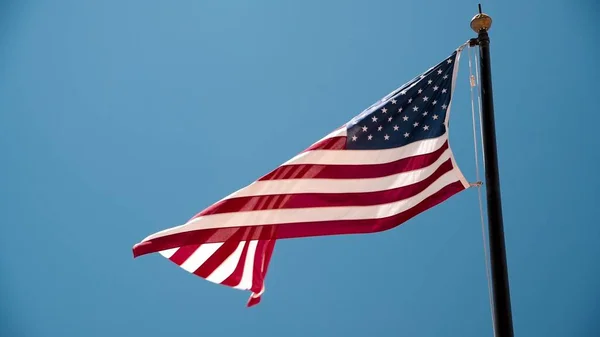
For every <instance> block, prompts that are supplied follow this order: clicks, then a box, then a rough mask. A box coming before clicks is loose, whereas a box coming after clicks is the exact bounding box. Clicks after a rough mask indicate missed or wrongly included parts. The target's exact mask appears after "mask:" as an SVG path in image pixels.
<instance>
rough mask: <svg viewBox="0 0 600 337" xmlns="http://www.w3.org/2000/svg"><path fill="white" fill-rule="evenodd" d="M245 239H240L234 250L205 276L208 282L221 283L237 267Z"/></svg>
mask: <svg viewBox="0 0 600 337" xmlns="http://www.w3.org/2000/svg"><path fill="white" fill-rule="evenodd" d="M245 244H246V242H245V241H240V243H239V244H238V246H237V248H236V249H235V251H234V252H233V253H232V254H231V255H229V256H228V257H227V259H225V261H223V262H222V263H221V264H220V265H219V266H218V267H217V268H216V269H215V270H213V272H212V273H211V274H210V275H208V277H207V278H206V279H207V280H208V281H210V282H214V283H221V282H223V281H225V279H227V278H228V277H229V276H231V274H233V272H234V271H235V267H237V264H238V262H239V261H240V257H241V256H242V252H243V251H244V245H245Z"/></svg>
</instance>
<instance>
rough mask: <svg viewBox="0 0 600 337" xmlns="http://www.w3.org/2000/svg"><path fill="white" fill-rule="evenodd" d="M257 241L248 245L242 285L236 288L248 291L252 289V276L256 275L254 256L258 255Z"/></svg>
mask: <svg viewBox="0 0 600 337" xmlns="http://www.w3.org/2000/svg"><path fill="white" fill-rule="evenodd" d="M257 246H258V241H257V240H252V241H250V244H248V253H246V262H245V263H244V274H243V275H242V279H241V281H240V283H239V284H238V285H237V286H235V287H234V288H237V289H242V290H248V289H251V288H252V280H253V278H252V276H253V274H254V256H255V255H256V247H257Z"/></svg>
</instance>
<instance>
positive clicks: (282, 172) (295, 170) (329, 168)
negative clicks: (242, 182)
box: [258, 142, 448, 181]
mask: <svg viewBox="0 0 600 337" xmlns="http://www.w3.org/2000/svg"><path fill="white" fill-rule="evenodd" d="M447 149H448V142H445V143H444V144H443V145H442V147H440V148H439V149H437V150H435V151H434V152H431V153H427V154H422V155H417V156H413V157H408V158H402V159H399V160H396V161H393V162H390V163H385V164H371V165H317V164H299V165H284V166H280V167H278V168H276V169H275V170H273V171H272V172H270V173H268V174H266V175H265V176H263V177H261V178H260V179H259V180H258V181H264V180H282V179H309V178H319V179H362V178H378V177H386V176H390V175H393V174H398V173H402V172H407V171H412V170H418V169H421V168H425V167H427V166H429V165H431V164H433V163H434V162H435V161H436V160H437V159H438V158H439V157H440V156H441V155H442V154H443V153H444V151H446V150H447Z"/></svg>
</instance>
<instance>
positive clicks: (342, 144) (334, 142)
mask: <svg viewBox="0 0 600 337" xmlns="http://www.w3.org/2000/svg"><path fill="white" fill-rule="evenodd" d="M346 139H347V137H346V136H338V137H331V138H327V139H323V140H321V141H318V142H316V143H314V144H313V145H311V146H310V147H309V148H308V149H306V150H304V151H303V152H306V151H313V150H343V149H345V148H346Z"/></svg>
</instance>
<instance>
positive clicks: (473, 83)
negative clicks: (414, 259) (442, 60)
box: [468, 46, 496, 336]
mask: <svg viewBox="0 0 600 337" xmlns="http://www.w3.org/2000/svg"><path fill="white" fill-rule="evenodd" d="M471 48H472V47H471V46H469V48H468V54H469V82H470V86H469V87H470V89H471V115H472V119H473V145H474V150H475V177H476V179H477V184H476V185H475V186H476V187H477V195H478V198H479V216H480V219H481V236H482V239H483V253H484V256H485V274H486V278H487V285H488V297H489V300H490V315H491V318H492V329H493V330H494V336H495V335H496V331H495V325H494V305H493V298H492V284H491V281H492V280H491V275H490V272H491V271H490V265H489V257H488V248H487V241H486V239H485V220H484V216H483V197H482V193H481V186H482V184H481V183H480V182H481V180H480V175H479V172H480V169H479V151H478V146H477V126H476V125H477V121H476V118H475V97H474V96H475V94H474V90H473V89H474V88H475V87H479V81H478V79H479V64H478V63H477V55H476V57H474V59H475V76H474V75H473V66H472V55H471ZM476 53H477V51H476ZM477 101H478V104H477V108H478V115H479V120H480V121H481V96H480V95H479V91H477ZM480 131H482V130H481V127H480ZM481 150H482V153H483V148H482V149H481ZM483 165H484V169H485V163H483Z"/></svg>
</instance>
